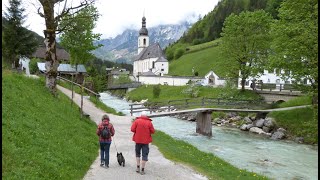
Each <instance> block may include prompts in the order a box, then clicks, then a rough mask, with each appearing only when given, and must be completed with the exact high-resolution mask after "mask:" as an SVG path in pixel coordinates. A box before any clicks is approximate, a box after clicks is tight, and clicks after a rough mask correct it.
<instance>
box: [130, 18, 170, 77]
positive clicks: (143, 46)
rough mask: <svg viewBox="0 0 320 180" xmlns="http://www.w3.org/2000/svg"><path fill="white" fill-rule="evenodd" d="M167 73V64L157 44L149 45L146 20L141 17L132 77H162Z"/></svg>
mask: <svg viewBox="0 0 320 180" xmlns="http://www.w3.org/2000/svg"><path fill="white" fill-rule="evenodd" d="M168 72H169V62H168V60H167V59H166V57H165V54H164V52H163V50H162V49H161V47H160V45H159V43H155V44H152V45H149V36H148V29H147V28H146V18H145V17H144V16H143V17H142V27H141V29H140V30H139V37H138V55H137V57H136V58H135V59H134V62H133V75H134V76H140V75H142V76H163V75H165V74H168Z"/></svg>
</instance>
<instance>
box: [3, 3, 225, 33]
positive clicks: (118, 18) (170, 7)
mask: <svg viewBox="0 0 320 180" xmlns="http://www.w3.org/2000/svg"><path fill="white" fill-rule="evenodd" d="M218 1H219V0H97V1H96V7H97V8H98V11H99V13H100V14H101V16H100V18H99V20H98V22H97V24H96V28H95V29H94V32H95V33H101V34H102V37H101V38H102V39H104V38H108V37H115V36H116V35H118V34H121V33H122V32H123V31H124V30H125V29H126V28H130V29H137V30H139V29H140V27H141V18H142V16H143V14H144V15H145V17H146V19H147V28H148V27H153V26H156V25H159V24H175V23H178V22H180V21H182V20H185V19H186V20H188V21H192V19H191V18H190V17H192V16H193V17H198V16H199V15H201V17H203V16H204V15H206V14H208V13H209V12H210V11H212V10H213V9H214V7H215V6H216V4H217V3H218ZM22 2H23V6H24V7H25V8H26V12H25V14H27V21H26V23H25V24H24V25H25V26H29V27H28V29H30V30H33V31H35V32H36V33H38V34H39V35H41V36H43V30H44V29H45V25H44V24H45V23H44V19H43V18H41V17H40V16H39V15H38V14H36V12H37V7H40V3H39V2H38V1H37V0H22ZM69 2H73V4H74V5H77V4H79V3H77V2H79V0H71V1H70V0H69ZM5 5H8V0H2V11H4V10H6V6H5ZM56 10H58V8H56Z"/></svg>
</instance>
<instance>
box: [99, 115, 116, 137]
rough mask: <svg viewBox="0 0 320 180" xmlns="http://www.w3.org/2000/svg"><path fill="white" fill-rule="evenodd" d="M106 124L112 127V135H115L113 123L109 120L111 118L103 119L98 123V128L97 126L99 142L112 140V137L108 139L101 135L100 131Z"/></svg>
mask: <svg viewBox="0 0 320 180" xmlns="http://www.w3.org/2000/svg"><path fill="white" fill-rule="evenodd" d="M104 124H106V125H108V128H109V129H110V132H111V136H114V133H115V131H114V128H113V125H112V124H111V123H110V122H109V120H103V121H102V122H101V123H100V124H99V125H98V128H97V135H98V136H99V142H111V140H112V139H111V137H110V138H108V139H103V138H102V137H101V136H100V133H101V131H102V129H103V125H104Z"/></svg>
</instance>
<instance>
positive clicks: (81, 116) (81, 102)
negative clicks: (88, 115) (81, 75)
mask: <svg viewBox="0 0 320 180" xmlns="http://www.w3.org/2000/svg"><path fill="white" fill-rule="evenodd" d="M82 117H83V84H81V118H82Z"/></svg>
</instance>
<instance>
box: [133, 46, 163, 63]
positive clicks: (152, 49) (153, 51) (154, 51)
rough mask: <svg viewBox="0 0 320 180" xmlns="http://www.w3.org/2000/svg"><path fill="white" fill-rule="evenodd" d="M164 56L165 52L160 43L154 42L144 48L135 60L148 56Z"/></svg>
mask: <svg viewBox="0 0 320 180" xmlns="http://www.w3.org/2000/svg"><path fill="white" fill-rule="evenodd" d="M162 56H164V53H163V51H162V49H161V47H160V45H159V43H155V44H152V45H150V46H148V47H146V48H144V49H143V50H142V51H141V52H140V54H139V55H138V56H137V58H136V59H135V61H139V60H143V59H148V58H157V57H162Z"/></svg>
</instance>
